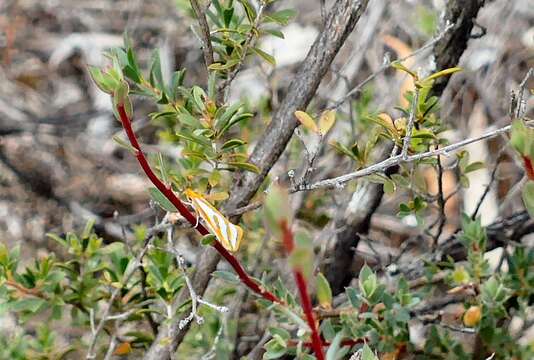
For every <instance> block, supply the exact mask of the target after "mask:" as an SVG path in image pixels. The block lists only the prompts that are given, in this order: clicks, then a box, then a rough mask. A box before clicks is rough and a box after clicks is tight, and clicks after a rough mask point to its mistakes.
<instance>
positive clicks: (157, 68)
mask: <svg viewBox="0 0 534 360" xmlns="http://www.w3.org/2000/svg"><path fill="white" fill-rule="evenodd" d="M150 84H151V85H152V86H154V87H156V88H158V89H160V90H162V91H163V90H164V84H163V73H162V72H161V59H160V56H159V50H158V49H156V50H154V52H153V53H152V59H151V65H150Z"/></svg>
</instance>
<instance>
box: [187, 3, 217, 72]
mask: <svg viewBox="0 0 534 360" xmlns="http://www.w3.org/2000/svg"><path fill="white" fill-rule="evenodd" d="M189 2H190V3H191V7H192V8H193V11H194V12H195V15H196V17H197V19H198V25H199V26H200V32H201V40H202V53H203V54H204V62H205V63H206V67H209V66H210V65H211V64H213V61H214V60H213V45H212V43H211V37H210V36H211V35H210V27H209V25H208V20H207V19H206V13H205V11H204V10H203V9H202V8H201V7H200V5H199V4H198V1H197V0H190V1H189Z"/></svg>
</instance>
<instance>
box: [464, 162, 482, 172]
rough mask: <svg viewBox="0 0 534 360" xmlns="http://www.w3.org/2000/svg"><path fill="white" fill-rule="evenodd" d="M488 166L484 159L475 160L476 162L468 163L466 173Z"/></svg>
mask: <svg viewBox="0 0 534 360" xmlns="http://www.w3.org/2000/svg"><path fill="white" fill-rule="evenodd" d="M485 167H486V165H484V163H483V162H482V161H475V162H472V163H471V164H469V165H467V166H466V167H465V169H464V174H467V173H470V172H473V171H477V170H480V169H484V168H485Z"/></svg>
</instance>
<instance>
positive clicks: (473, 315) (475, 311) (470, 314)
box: [464, 306, 482, 327]
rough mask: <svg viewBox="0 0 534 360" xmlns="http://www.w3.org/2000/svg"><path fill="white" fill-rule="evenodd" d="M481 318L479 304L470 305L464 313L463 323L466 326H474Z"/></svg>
mask: <svg viewBox="0 0 534 360" xmlns="http://www.w3.org/2000/svg"><path fill="white" fill-rule="evenodd" d="M481 318H482V311H481V310H480V306H471V307H470V308H469V309H467V311H466V312H465V314H464V324H465V326H467V327H475V326H477V324H478V323H479V322H480V319H481Z"/></svg>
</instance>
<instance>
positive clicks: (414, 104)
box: [401, 87, 419, 161]
mask: <svg viewBox="0 0 534 360" xmlns="http://www.w3.org/2000/svg"><path fill="white" fill-rule="evenodd" d="M418 102H419V89H418V88H417V87H416V88H415V90H414V97H413V100H412V108H411V111H410V116H409V117H408V124H407V125H406V135H405V136H404V143H403V144H402V151H401V157H402V160H404V161H406V160H407V159H408V149H409V148H410V143H411V141H412V133H413V126H414V123H415V116H416V114H417V103H418Z"/></svg>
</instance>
